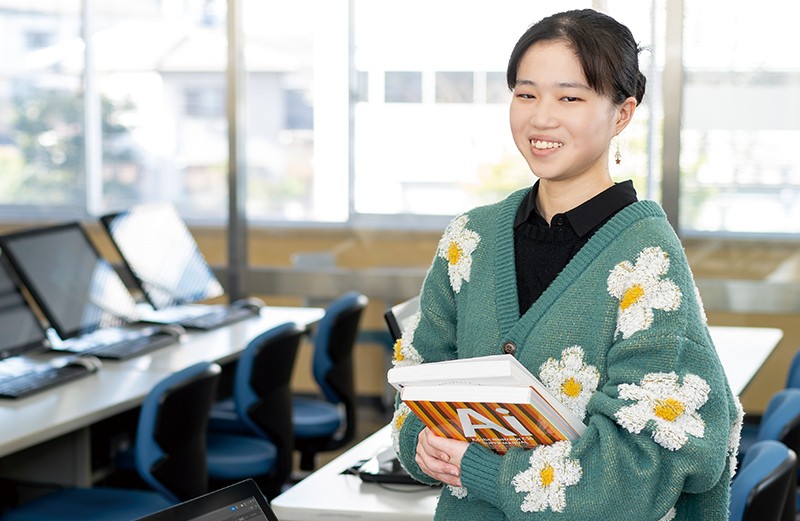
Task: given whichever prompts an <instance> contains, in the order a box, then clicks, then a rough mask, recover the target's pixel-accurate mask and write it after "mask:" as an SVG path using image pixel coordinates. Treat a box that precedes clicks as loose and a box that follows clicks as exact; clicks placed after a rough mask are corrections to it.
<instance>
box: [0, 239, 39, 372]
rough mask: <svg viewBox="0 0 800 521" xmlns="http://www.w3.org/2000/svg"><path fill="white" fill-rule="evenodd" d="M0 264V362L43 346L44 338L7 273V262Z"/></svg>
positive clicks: (3, 260) (36, 320) (15, 284)
mask: <svg viewBox="0 0 800 521" xmlns="http://www.w3.org/2000/svg"><path fill="white" fill-rule="evenodd" d="M0 256H2V253H0ZM0 264H2V266H0V360H3V359H5V358H9V357H11V356H16V355H19V354H22V353H25V352H27V351H30V350H33V349H38V348H40V347H42V346H43V345H44V344H45V340H46V339H47V335H46V334H45V328H44V326H43V325H42V323H41V322H40V321H39V317H38V316H37V315H36V313H35V312H34V310H33V309H32V308H31V307H30V306H29V305H28V302H27V301H26V300H25V297H24V296H23V295H22V292H21V291H20V288H19V286H18V285H17V283H16V281H15V280H14V279H13V278H12V275H11V273H10V272H9V271H8V266H6V260H5V259H0Z"/></svg>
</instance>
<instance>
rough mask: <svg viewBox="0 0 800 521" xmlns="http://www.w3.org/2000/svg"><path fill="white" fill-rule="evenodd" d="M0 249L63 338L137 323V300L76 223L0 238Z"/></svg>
mask: <svg viewBox="0 0 800 521" xmlns="http://www.w3.org/2000/svg"><path fill="white" fill-rule="evenodd" d="M0 249H2V251H3V252H4V253H5V255H6V257H7V258H8V260H9V262H10V264H11V266H12V267H13V269H14V271H15V272H16V273H17V275H19V278H20V280H21V281H22V283H23V284H24V285H25V287H26V288H28V291H29V292H30V294H31V296H32V297H33V300H35V301H36V304H37V305H38V307H39V308H40V309H41V310H42V313H43V314H44V316H45V318H46V319H47V321H48V322H49V323H50V325H51V326H52V327H53V329H55V331H56V333H58V336H59V337H61V338H62V339H67V338H72V337H75V336H79V335H82V334H85V333H91V332H93V331H96V330H98V329H100V328H104V327H113V326H119V325H122V324H125V323H129V322H134V321H136V319H137V317H136V301H135V299H134V298H133V295H131V293H130V291H129V290H128V288H127V287H126V286H125V283H124V282H123V281H122V279H121V278H120V276H119V275H118V274H117V272H116V271H114V267H113V266H112V265H111V264H110V263H109V262H108V261H106V260H105V259H103V258H102V257H101V256H100V254H99V253H98V251H97V249H96V248H95V247H94V244H93V243H92V241H91V240H90V238H89V236H88V235H87V234H86V232H85V230H84V229H83V228H82V227H81V225H80V224H79V223H77V222H72V223H65V224H60V225H54V226H45V227H41V228H34V229H29V230H23V231H20V232H15V233H10V234H6V235H3V236H0Z"/></svg>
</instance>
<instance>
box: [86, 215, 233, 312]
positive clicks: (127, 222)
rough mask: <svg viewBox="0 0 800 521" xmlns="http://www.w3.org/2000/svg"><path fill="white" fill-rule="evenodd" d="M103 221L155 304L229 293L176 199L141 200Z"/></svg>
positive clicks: (151, 302)
mask: <svg viewBox="0 0 800 521" xmlns="http://www.w3.org/2000/svg"><path fill="white" fill-rule="evenodd" d="M101 221H102V222H103V225H104V226H105V227H106V230H108V234H109V235H110V236H111V240H112V241H113V242H114V244H115V245H116V246H117V249H118V250H119V253H120V255H121V256H122V258H123V260H124V262H125V264H126V265H127V266H128V269H129V270H130V272H131V274H132V275H133V278H134V279H135V280H136V281H137V284H138V285H139V288H140V289H141V290H142V293H143V294H144V295H145V298H147V300H148V302H150V304H151V305H152V306H153V307H154V308H155V309H163V308H167V307H170V306H175V305H180V304H188V303H193V302H199V301H201V300H207V299H211V298H215V297H220V296H222V295H224V294H225V292H224V290H223V288H222V284H220V282H219V280H217V278H216V276H215V275H214V272H213V271H212V270H211V267H210V266H209V265H208V263H207V262H206V260H205V258H204V257H203V254H202V253H200V248H198V246H197V243H196V242H195V240H194V237H192V234H191V232H190V231H189V228H188V227H187V226H186V223H184V222H183V219H182V218H181V216H180V214H178V211H177V210H176V209H175V207H174V206H173V205H171V204H169V203H147V204H141V205H137V206H134V207H133V208H131V209H129V210H127V211H125V212H119V213H115V214H111V215H106V216H103V217H102V218H101Z"/></svg>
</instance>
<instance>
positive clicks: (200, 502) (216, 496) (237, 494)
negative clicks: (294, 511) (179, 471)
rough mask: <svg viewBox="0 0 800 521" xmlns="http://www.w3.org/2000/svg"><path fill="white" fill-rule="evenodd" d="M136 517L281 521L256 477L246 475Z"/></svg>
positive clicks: (185, 520) (148, 519) (169, 520)
mask: <svg viewBox="0 0 800 521" xmlns="http://www.w3.org/2000/svg"><path fill="white" fill-rule="evenodd" d="M137 521H278V518H277V517H275V514H274V513H273V512H272V509H271V508H270V506H269V503H267V500H266V498H265V497H264V495H263V494H262V493H261V490H259V488H258V486H257V485H256V483H255V481H253V480H252V479H247V480H244V481H240V482H239V483H236V484H233V485H230V486H228V487H225V488H222V489H219V490H215V491H214V492H209V493H208V494H205V495H203V496H200V497H198V498H195V499H191V500H189V501H185V502H183V503H180V504H178V505H175V506H173V507H170V508H167V509H165V510H161V511H159V512H156V513H154V514H151V515H149V516H145V517H142V518H139V519H138V520H137Z"/></svg>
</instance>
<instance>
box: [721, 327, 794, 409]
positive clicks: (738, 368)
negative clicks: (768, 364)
mask: <svg viewBox="0 0 800 521" xmlns="http://www.w3.org/2000/svg"><path fill="white" fill-rule="evenodd" d="M708 329H709V332H710V333H711V339H712V340H713V341H714V345H715V346H716V348H717V354H718V355H719V359H720V361H721V362H722V367H723V368H725V374H726V375H727V376H728V383H730V386H731V390H732V391H733V392H734V394H737V395H739V394H742V392H743V391H744V390H745V388H746V387H747V384H749V383H750V380H752V379H753V377H754V376H755V375H756V373H757V372H758V370H759V369H761V366H762V365H763V364H764V361H765V360H766V359H767V357H769V355H770V354H771V353H772V351H773V350H774V349H775V347H776V346H777V345H778V342H780V341H781V338H783V331H781V330H780V329H775V328H769V327H732V326H711V327H709V328H708Z"/></svg>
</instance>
